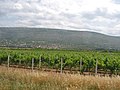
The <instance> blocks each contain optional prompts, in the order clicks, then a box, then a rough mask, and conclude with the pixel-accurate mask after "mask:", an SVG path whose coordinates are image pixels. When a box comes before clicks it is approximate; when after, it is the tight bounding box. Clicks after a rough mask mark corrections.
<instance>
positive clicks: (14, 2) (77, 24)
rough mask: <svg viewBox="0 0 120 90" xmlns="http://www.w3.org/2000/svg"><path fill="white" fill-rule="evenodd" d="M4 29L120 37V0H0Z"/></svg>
mask: <svg viewBox="0 0 120 90" xmlns="http://www.w3.org/2000/svg"><path fill="white" fill-rule="evenodd" d="M0 27H41V28H44V27H45V28H59V29H67V30H79V31H93V32H99V33H103V34H107V35H112V36H120V0H0Z"/></svg>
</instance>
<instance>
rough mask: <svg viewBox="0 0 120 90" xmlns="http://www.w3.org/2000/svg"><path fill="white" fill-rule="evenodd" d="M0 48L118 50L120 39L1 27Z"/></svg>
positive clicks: (62, 31)
mask: <svg viewBox="0 0 120 90" xmlns="http://www.w3.org/2000/svg"><path fill="white" fill-rule="evenodd" d="M0 46H1V47H32V48H33V47H35V48H61V49H117V50H120V37H114V36H107V35H103V34H99V33H95V32H88V31H69V30H60V29H45V28H20V27H17V28H15V27H14V28H9V27H1V28H0Z"/></svg>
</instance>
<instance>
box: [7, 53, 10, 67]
mask: <svg viewBox="0 0 120 90" xmlns="http://www.w3.org/2000/svg"><path fill="white" fill-rule="evenodd" d="M9 66H10V55H8V60H7V67H8V68H9Z"/></svg>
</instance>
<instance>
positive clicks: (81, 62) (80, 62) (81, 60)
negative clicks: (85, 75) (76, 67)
mask: <svg viewBox="0 0 120 90" xmlns="http://www.w3.org/2000/svg"><path fill="white" fill-rule="evenodd" d="M81 72H82V59H81V60H80V73H81Z"/></svg>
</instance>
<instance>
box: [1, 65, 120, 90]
mask: <svg viewBox="0 0 120 90" xmlns="http://www.w3.org/2000/svg"><path fill="white" fill-rule="evenodd" d="M0 90H120V77H119V76H118V77H98V76H81V75H77V74H76V75H71V74H57V73H48V72H40V71H34V72H31V71H30V70H24V69H14V68H9V69H7V68H6V67H0Z"/></svg>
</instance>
